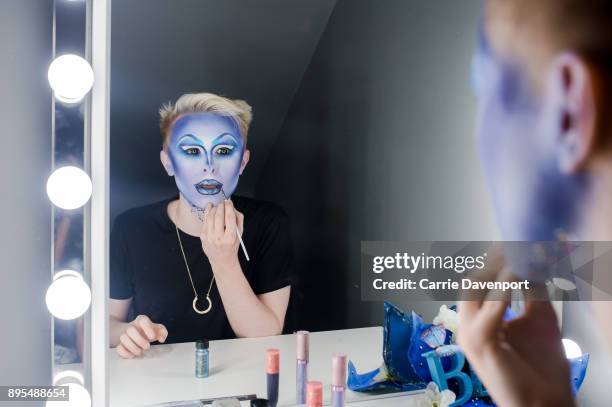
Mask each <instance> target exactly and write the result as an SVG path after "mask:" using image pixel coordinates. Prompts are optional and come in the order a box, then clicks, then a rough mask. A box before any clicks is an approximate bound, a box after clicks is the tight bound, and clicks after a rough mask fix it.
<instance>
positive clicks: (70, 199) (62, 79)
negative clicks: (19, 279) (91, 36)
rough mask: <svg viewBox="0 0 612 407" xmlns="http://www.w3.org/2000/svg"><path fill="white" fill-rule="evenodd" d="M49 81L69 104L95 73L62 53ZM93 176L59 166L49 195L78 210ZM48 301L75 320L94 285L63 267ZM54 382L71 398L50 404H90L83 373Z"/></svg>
mask: <svg viewBox="0 0 612 407" xmlns="http://www.w3.org/2000/svg"><path fill="white" fill-rule="evenodd" d="M47 78H48V80H49V85H50V86H51V89H52V90H53V94H54V96H55V98H56V99H57V100H58V101H60V102H62V103H66V104H76V103H79V102H81V101H82V100H83V99H84V98H85V96H86V95H87V94H88V93H89V91H90V90H91V88H92V86H93V82H94V74H93V70H92V68H91V66H90V65H89V63H88V62H87V61H86V60H85V59H83V58H81V57H80V56H78V55H72V54H68V55H62V56H59V57H57V58H56V59H54V60H53V62H51V65H49V70H48V73H47ZM92 189H93V186H92V183H91V178H89V175H87V173H86V172H85V171H83V170H82V169H81V168H78V167H74V166H66V167H61V168H58V169H56V170H55V171H53V172H52V173H51V175H50V176H49V179H48V180H47V195H48V196H49V199H50V200H51V202H52V203H53V204H54V205H55V206H57V207H58V208H61V209H64V210H74V209H78V208H80V207H82V206H83V205H85V204H86V203H87V202H88V201H89V199H90V198H91V193H92ZM45 302H46V304H47V308H48V309H49V312H51V314H52V315H53V316H54V317H55V318H58V319H63V320H71V319H75V318H78V317H80V316H81V315H83V314H84V313H85V312H86V311H87V310H88V309H89V306H90V304H91V289H90V288H89V285H88V284H87V282H85V280H84V279H83V276H82V274H81V273H79V272H78V271H75V270H62V271H59V272H57V273H55V274H54V276H53V281H52V282H51V285H49V288H48V289H47V294H46V296H45ZM53 384H54V385H57V386H59V385H64V386H68V391H69V400H67V401H47V403H46V405H47V406H48V407H76V406H78V407H90V406H91V395H90V394H89V391H87V389H86V388H85V386H84V385H85V382H84V380H83V376H82V375H81V374H80V373H79V372H76V371H62V372H60V373H58V374H57V375H55V377H54V378H53Z"/></svg>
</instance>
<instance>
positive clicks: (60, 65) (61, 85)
mask: <svg viewBox="0 0 612 407" xmlns="http://www.w3.org/2000/svg"><path fill="white" fill-rule="evenodd" d="M47 79H48V80H49V85H50V86H51V89H53V92H54V94H55V97H56V98H57V99H58V100H60V101H62V102H64V103H78V102H80V101H81V100H82V99H83V98H84V97H85V95H87V92H89V91H90V90H91V87H92V86H93V82H94V74H93V70H92V69H91V66H90V65H89V62H87V61H86V60H85V59H83V58H81V57H80V56H78V55H73V54H66V55H62V56H59V57H57V58H55V59H54V60H53V62H51V65H49V71H48V72H47Z"/></svg>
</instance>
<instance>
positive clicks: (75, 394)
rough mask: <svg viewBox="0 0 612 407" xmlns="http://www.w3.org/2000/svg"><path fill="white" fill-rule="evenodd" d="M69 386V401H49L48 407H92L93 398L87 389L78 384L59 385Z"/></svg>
mask: <svg viewBox="0 0 612 407" xmlns="http://www.w3.org/2000/svg"><path fill="white" fill-rule="evenodd" d="M59 386H68V400H66V401H47V403H46V404H45V406H46V407H91V396H90V395H89V392H88V391H87V389H86V388H85V387H83V386H82V385H80V384H78V383H66V384H59Z"/></svg>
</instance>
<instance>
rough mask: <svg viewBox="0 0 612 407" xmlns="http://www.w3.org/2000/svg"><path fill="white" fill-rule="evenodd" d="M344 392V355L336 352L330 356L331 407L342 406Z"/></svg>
mask: <svg viewBox="0 0 612 407" xmlns="http://www.w3.org/2000/svg"><path fill="white" fill-rule="evenodd" d="M345 393H346V355H345V354H343V353H336V354H335V355H334V356H333V357H332V387H331V400H332V404H331V405H332V407H344V403H345Z"/></svg>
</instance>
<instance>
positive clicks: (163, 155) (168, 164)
mask: <svg viewBox="0 0 612 407" xmlns="http://www.w3.org/2000/svg"><path fill="white" fill-rule="evenodd" d="M159 160H160V161H161V163H162V165H163V166H164V169H165V170H166V173H167V174H168V176H170V177H173V176H174V166H173V165H172V160H170V157H169V156H168V152H167V151H166V149H165V148H162V150H161V151H160V152H159Z"/></svg>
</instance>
